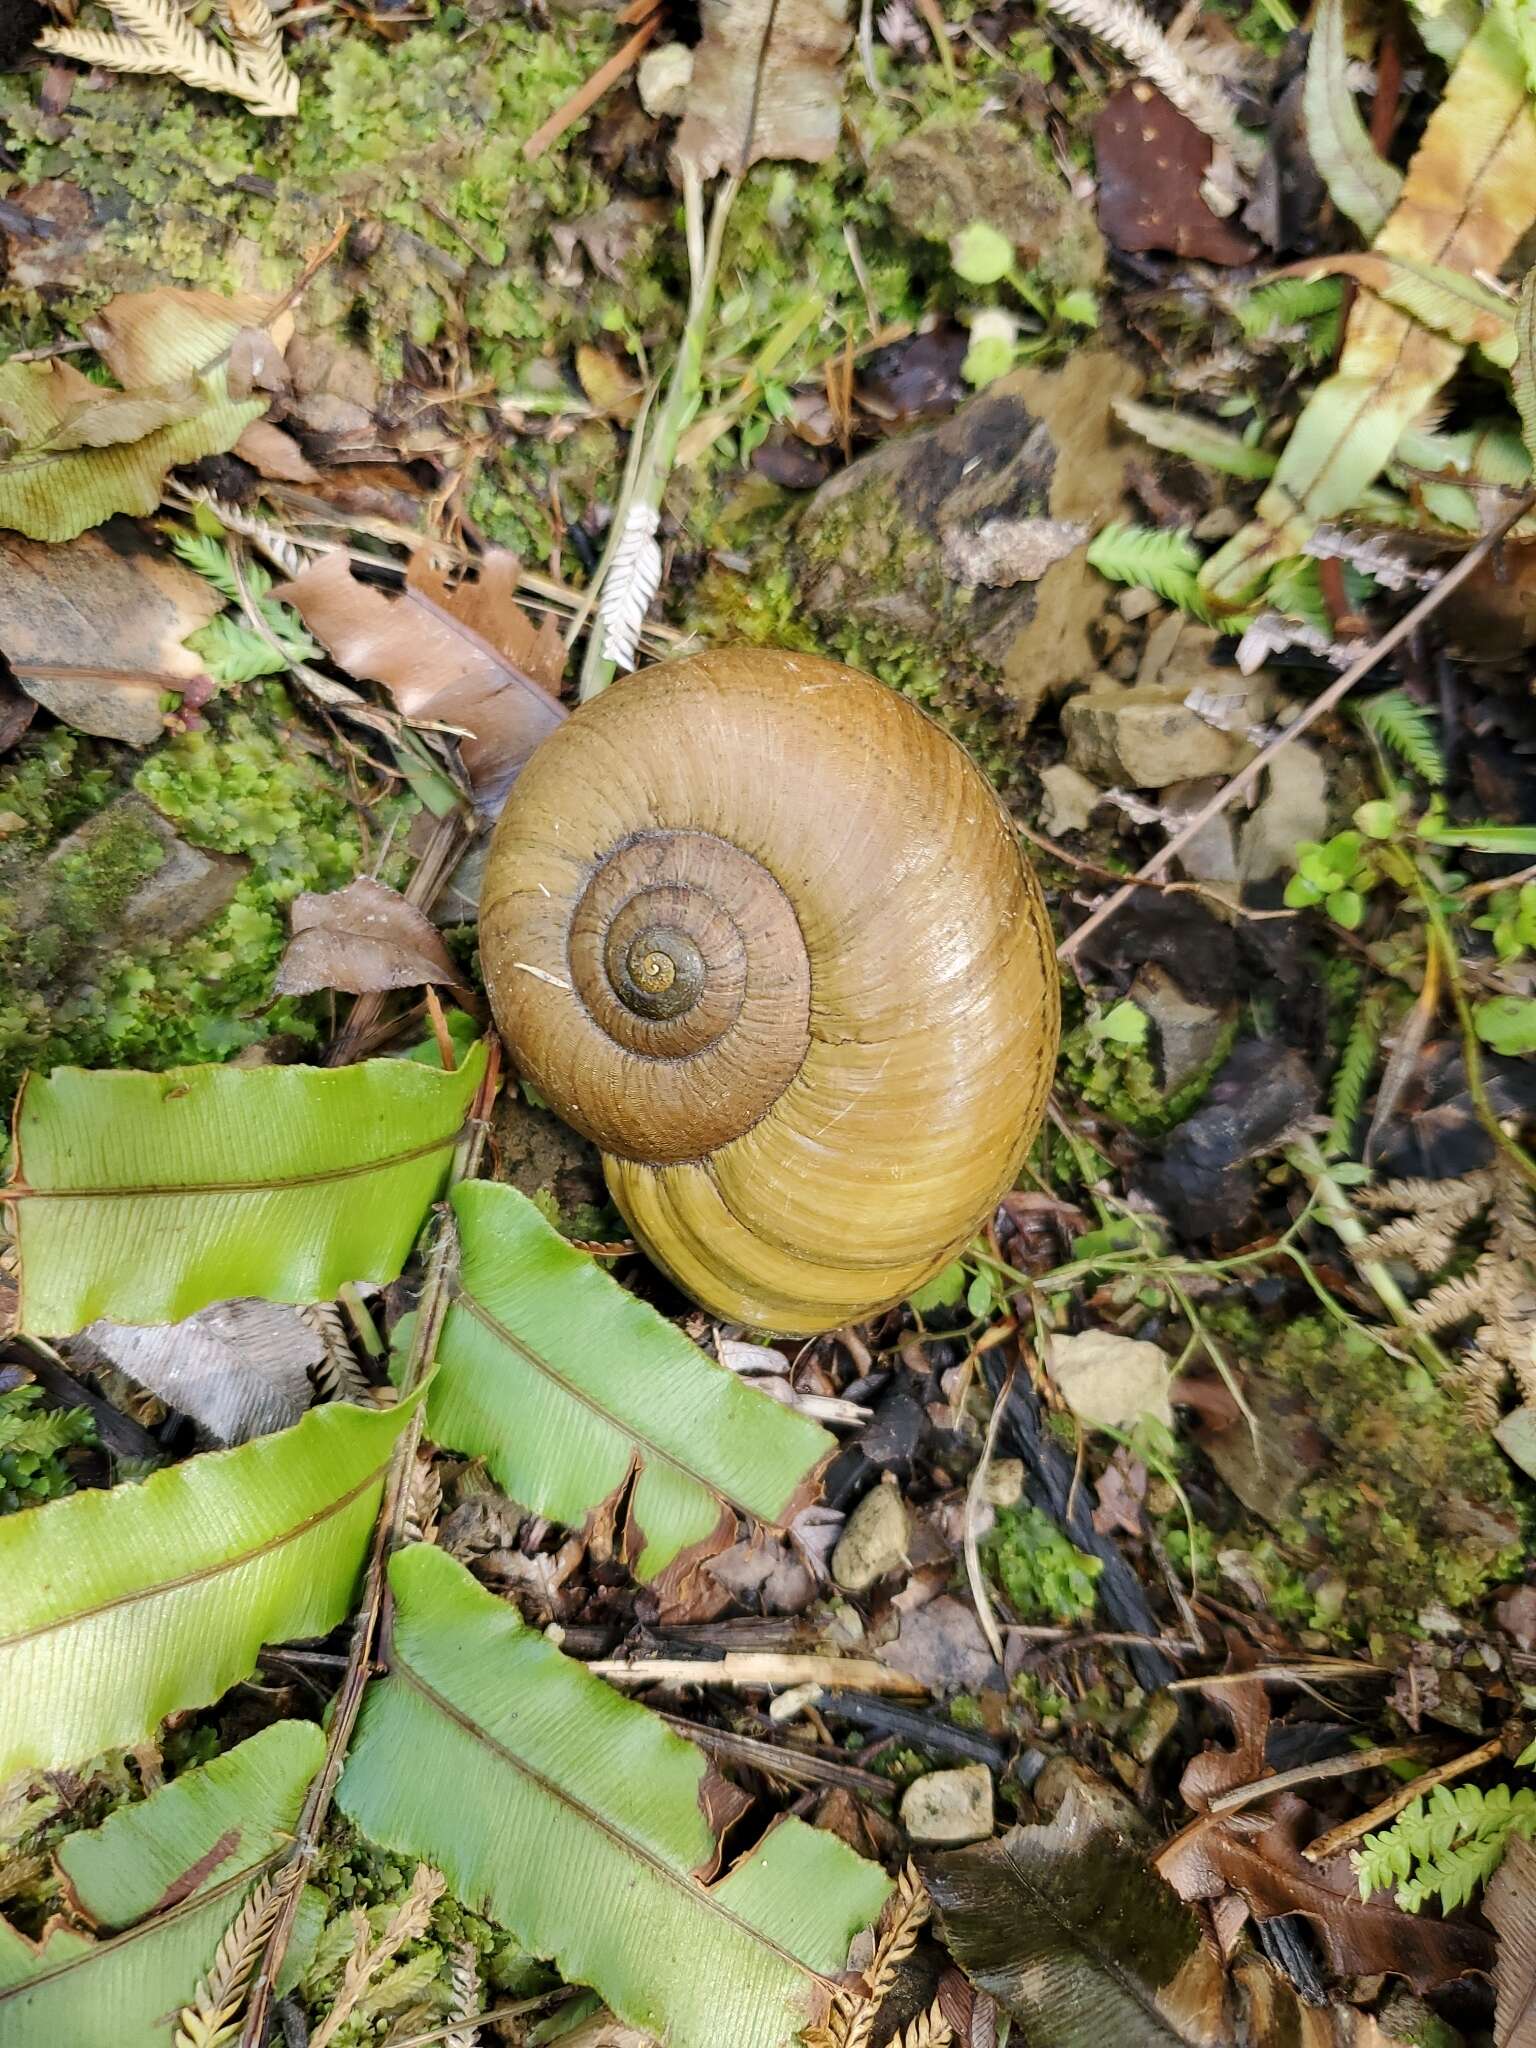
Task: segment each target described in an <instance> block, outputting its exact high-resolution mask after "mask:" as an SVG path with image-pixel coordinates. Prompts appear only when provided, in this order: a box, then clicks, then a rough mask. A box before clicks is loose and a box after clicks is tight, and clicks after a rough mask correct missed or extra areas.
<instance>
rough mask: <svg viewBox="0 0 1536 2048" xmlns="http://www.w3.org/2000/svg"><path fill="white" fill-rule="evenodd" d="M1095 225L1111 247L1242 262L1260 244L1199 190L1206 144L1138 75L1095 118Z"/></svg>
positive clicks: (1205, 164) (1208, 148) (1208, 162)
mask: <svg viewBox="0 0 1536 2048" xmlns="http://www.w3.org/2000/svg"><path fill="white" fill-rule="evenodd" d="M1093 147H1094V155H1095V158H1096V160H1097V164H1098V172H1099V226H1100V228H1101V229H1102V230H1103V233H1104V235H1105V236H1106V238H1107V239H1108V240H1109V241H1111V242H1113V243H1114V245H1115V247H1116V248H1117V249H1125V250H1140V249H1162V250H1166V251H1167V252H1168V253H1169V254H1170V255H1173V256H1195V257H1198V258H1199V259H1200V260H1201V261H1202V262H1204V263H1223V264H1234V263H1248V262H1251V261H1252V259H1253V258H1254V256H1255V255H1257V253H1258V248H1259V245H1258V243H1257V242H1256V241H1255V240H1254V239H1253V237H1252V236H1251V235H1245V234H1244V233H1243V232H1242V231H1241V230H1240V229H1239V228H1235V227H1234V226H1233V225H1232V223H1231V222H1230V221H1225V220H1222V219H1220V218H1219V217H1218V216H1217V215H1216V214H1214V213H1212V211H1211V209H1210V208H1209V207H1208V206H1207V205H1206V203H1205V200H1204V198H1203V197H1202V196H1201V190H1200V186H1201V181H1202V180H1203V178H1204V177H1205V174H1206V172H1207V171H1208V170H1209V169H1210V165H1211V155H1212V144H1211V140H1210V137H1209V136H1207V135H1202V134H1201V133H1200V130H1199V129H1198V128H1197V127H1196V126H1195V124H1194V122H1193V121H1190V120H1188V119H1186V117H1185V116H1184V115H1183V114H1181V113H1180V112H1179V110H1178V108H1177V107H1176V106H1174V105H1173V103H1172V102H1171V101H1170V100H1165V99H1164V98H1163V95H1162V94H1161V93H1160V92H1159V91H1158V90H1157V88H1156V87H1155V86H1151V85H1148V84H1147V83H1146V81H1145V80H1144V79H1137V80H1135V81H1133V83H1131V84H1130V85H1123V86H1121V88H1120V90H1119V91H1118V92H1117V93H1115V94H1114V95H1113V96H1112V97H1111V98H1110V99H1109V100H1108V101H1107V102H1106V103H1105V106H1104V110H1103V112H1102V113H1101V114H1100V115H1099V117H1098V119H1097V120H1096V121H1095V122H1094V124H1093Z"/></svg>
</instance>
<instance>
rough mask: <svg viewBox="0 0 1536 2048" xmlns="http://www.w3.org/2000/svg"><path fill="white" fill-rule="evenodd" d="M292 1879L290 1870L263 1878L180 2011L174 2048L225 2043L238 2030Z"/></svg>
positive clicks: (210, 2047)
mask: <svg viewBox="0 0 1536 2048" xmlns="http://www.w3.org/2000/svg"><path fill="white" fill-rule="evenodd" d="M297 1868H298V1866H294V1869H295V1870H296V1869H297ZM292 1884H293V1878H292V1876H291V1875H290V1873H289V1872H288V1871H283V1872H280V1873H279V1875H278V1876H277V1877H275V1878H274V1877H268V1878H264V1879H263V1880H262V1882H261V1883H260V1884H259V1885H257V1887H256V1889H255V1890H254V1891H253V1892H252V1893H251V1895H250V1897H249V1898H248V1899H247V1900H246V1902H245V1904H244V1905H243V1906H242V1907H241V1908H240V1911H239V1912H238V1913H237V1914H236V1915H235V1917H234V1920H233V1921H232V1922H231V1923H230V1926H229V1928H228V1930H227V1932H226V1933H225V1936H224V1939H223V1940H222V1941H221V1942H220V1943H219V1948H218V1953H217V1955H215V1957H214V1959H213V1968H212V1969H211V1970H210V1971H209V1972H208V1975H207V1976H206V1977H205V1978H204V1979H203V1981H202V1982H201V1983H200V1984H199V1985H198V1987H197V1990H196V1992H195V1993H194V1994H193V1998H192V2002H191V2004H190V2005H184V2006H183V2007H182V2009H181V2012H180V2014H179V2015H178V2016H177V2022H176V2048H225V2043H226V2042H230V2041H233V2040H234V2039H235V2037H236V2035H237V2034H238V2033H239V2032H240V2008H241V2006H242V2005H244V2003H245V1994H246V1992H247V1991H249V1989H250V1988H251V1978H252V1976H253V1975H254V1974H255V1970H256V1964H257V1961H258V1959H259V1957H260V1955H261V1952H262V1949H263V1948H264V1947H265V1945H266V1939H267V1936H268V1935H269V1934H270V1933H271V1932H272V1928H273V1925H274V1923H275V1922H276V1920H277V1916H278V1914H279V1913H280V1912H281V1911H282V1907H283V1901H284V1900H285V1898H286V1897H287V1895H288V1892H289V1891H290V1890H291V1889H292Z"/></svg>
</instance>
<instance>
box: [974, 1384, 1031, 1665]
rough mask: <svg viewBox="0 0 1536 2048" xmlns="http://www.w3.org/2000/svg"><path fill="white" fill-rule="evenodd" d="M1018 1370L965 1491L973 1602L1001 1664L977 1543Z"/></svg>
mask: <svg viewBox="0 0 1536 2048" xmlns="http://www.w3.org/2000/svg"><path fill="white" fill-rule="evenodd" d="M1017 1370H1018V1368H1017V1366H1013V1365H1011V1366H1009V1368H1008V1377H1007V1379H1006V1380H1005V1381H1004V1382H1003V1391H1002V1392H1001V1393H1000V1394H999V1395H998V1396H997V1397H996V1399H995V1400H994V1401H993V1403H992V1413H991V1415H990V1416H989V1417H988V1419H987V1436H986V1441H985V1443H983V1445H982V1447H981V1456H980V1457H979V1458H978V1459H977V1460H976V1470H975V1471H974V1472H973V1473H972V1474H971V1483H970V1485H969V1486H968V1487H967V1488H966V1489H965V1534H964V1538H963V1543H962V1547H963V1549H964V1551H965V1576H966V1581H967V1583H968V1584H969V1586H970V1589H971V1599H972V1601H973V1602H974V1603H975V1607H976V1619H977V1620H978V1621H979V1622H980V1623H981V1630H982V1634H983V1635H984V1636H985V1637H986V1639H987V1646H988V1648H989V1649H990V1650H991V1652H992V1655H993V1656H994V1657H995V1658H996V1659H997V1661H998V1663H999V1664H1001V1663H1002V1661H1003V1639H1002V1637H1001V1636H1000V1635H999V1634H998V1631H997V1616H996V1615H995V1614H994V1613H993V1612H992V1600H991V1596H990V1595H989V1594H988V1592H987V1582H986V1580H985V1579H984V1578H983V1577H982V1574H981V1552H980V1550H979V1548H978V1547H977V1542H976V1522H977V1518H978V1517H979V1515H980V1513H981V1507H982V1490H983V1488H984V1487H985V1486H986V1483H987V1473H988V1472H989V1471H990V1470H991V1467H992V1453H993V1452H994V1451H995V1450H996V1449H997V1433H998V1431H999V1430H1000V1429H1001V1428H1002V1426H1003V1410H1004V1408H1005V1407H1006V1406H1007V1405H1008V1396H1009V1395H1010V1394H1011V1393H1012V1392H1013V1376H1014V1373H1015V1372H1016V1371H1017Z"/></svg>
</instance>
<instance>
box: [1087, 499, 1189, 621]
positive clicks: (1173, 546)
mask: <svg viewBox="0 0 1536 2048" xmlns="http://www.w3.org/2000/svg"><path fill="white" fill-rule="evenodd" d="M1087 559H1088V565H1089V567H1090V568H1093V569H1097V570H1098V572H1099V574H1100V575H1101V576H1107V577H1108V578H1109V580H1110V582H1111V583H1129V584H1131V585H1132V586H1133V587H1138V586H1139V587H1140V588H1143V589H1146V590H1155V591H1156V592H1157V594H1158V596H1159V597H1162V598H1166V599H1167V600H1168V602H1169V603H1170V604H1176V605H1178V606H1179V608H1180V610H1181V611H1186V612H1192V613H1193V614H1194V616H1195V617H1196V618H1201V619H1203V618H1204V617H1205V606H1204V604H1203V602H1202V600H1201V597H1200V591H1199V586H1198V583H1197V581H1196V579H1197V577H1198V576H1199V573H1200V561H1201V556H1200V550H1199V549H1198V548H1197V547H1196V546H1195V544H1194V542H1193V541H1192V540H1191V539H1190V537H1189V535H1188V533H1187V532H1185V531H1184V529H1183V528H1182V527H1180V528H1177V529H1174V528H1166V527H1159V526H1134V525H1132V524H1131V523H1130V522H1129V521H1127V520H1123V519H1116V520H1113V521H1112V522H1111V523H1110V524H1109V525H1108V526H1106V527H1104V528H1103V529H1102V531H1101V532H1099V533H1097V534H1095V535H1094V538H1093V540H1092V542H1091V543H1090V545H1089V548H1088V557H1087Z"/></svg>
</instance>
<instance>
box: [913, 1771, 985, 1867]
mask: <svg viewBox="0 0 1536 2048" xmlns="http://www.w3.org/2000/svg"><path fill="white" fill-rule="evenodd" d="M901 1824H902V1826H903V1827H904V1828H905V1829H906V1831H907V1833H908V1835H910V1837H911V1838H912V1840H913V1841H914V1842H932V1843H934V1844H936V1845H937V1844H943V1845H945V1846H946V1847H953V1846H955V1845H957V1844H959V1843H961V1842H982V1841H985V1840H986V1839H987V1837H988V1836H989V1835H990V1834H991V1832H992V1773H991V1772H990V1771H989V1770H988V1769H987V1767H986V1765H985V1764H966V1765H965V1766H964V1767H963V1768H962V1769H960V1770H957V1771H930V1772H929V1773H928V1775H927V1776H926V1777H925V1778H918V1779H917V1780H916V1781H915V1782H914V1783H913V1784H911V1785H909V1786H908V1787H907V1789H906V1791H905V1793H904V1794H903V1795H902V1801H901Z"/></svg>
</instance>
